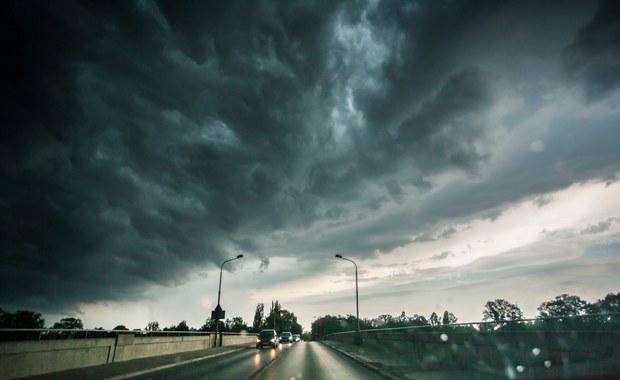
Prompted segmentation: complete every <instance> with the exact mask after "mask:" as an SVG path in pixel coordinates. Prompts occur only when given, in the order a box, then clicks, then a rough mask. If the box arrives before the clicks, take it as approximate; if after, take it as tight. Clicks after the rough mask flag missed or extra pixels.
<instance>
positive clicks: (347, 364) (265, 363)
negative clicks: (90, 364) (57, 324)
mask: <svg viewBox="0 0 620 380" xmlns="http://www.w3.org/2000/svg"><path fill="white" fill-rule="evenodd" d="M380 378H381V377H380V376H378V375H377V374H376V373H375V372H373V371H371V370H369V369H367V368H366V367H363V366H362V365H360V364H358V363H356V362H355V361H353V360H351V359H349V358H347V357H345V356H343V355H342V354H340V353H338V352H335V351H334V350H332V349H330V348H329V347H326V346H324V345H322V344H320V343H316V342H300V343H294V344H281V345H280V346H279V347H278V348H276V349H273V348H263V349H260V350H257V349H253V348H248V349H245V350H241V351H238V352H234V353H231V354H228V355H223V356H218V357H214V358H209V359H206V360H201V361H198V362H196V363H191V364H187V365H182V366H177V367H174V368H170V369H167V370H162V371H159V372H152V373H149V374H146V375H144V376H140V377H136V378H135V379H153V380H155V379H201V380H207V379H210V380H213V379H218V380H220V379H240V380H244V379H248V380H249V379H252V380H280V379H281V380H309V379H324V380H329V379H334V380H335V379H356V380H358V379H359V380H365V379H369V380H370V379H380Z"/></svg>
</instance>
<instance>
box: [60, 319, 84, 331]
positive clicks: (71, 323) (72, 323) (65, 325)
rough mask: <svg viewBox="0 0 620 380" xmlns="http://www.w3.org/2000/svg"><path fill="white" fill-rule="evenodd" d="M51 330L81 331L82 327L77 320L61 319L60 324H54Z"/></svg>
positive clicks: (79, 320)
mask: <svg viewBox="0 0 620 380" xmlns="http://www.w3.org/2000/svg"><path fill="white" fill-rule="evenodd" d="M53 328H55V329H71V330H81V329H83V328H84V325H83V324H82V320H81V319H79V318H62V319H61V320H60V322H56V323H54V326H53Z"/></svg>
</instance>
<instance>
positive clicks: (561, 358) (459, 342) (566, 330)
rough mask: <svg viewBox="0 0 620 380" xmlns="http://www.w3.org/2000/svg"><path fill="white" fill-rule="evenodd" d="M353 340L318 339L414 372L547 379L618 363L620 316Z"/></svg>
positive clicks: (432, 329)
mask: <svg viewBox="0 0 620 380" xmlns="http://www.w3.org/2000/svg"><path fill="white" fill-rule="evenodd" d="M355 335H356V331H345V332H337V333H332V334H328V335H325V336H324V337H322V338H321V339H322V340H327V341H340V342H343V343H348V344H351V345H354V344H356V343H360V344H361V345H362V346H363V347H364V349H367V350H373V351H374V352H377V353H379V354H385V355H388V356H390V357H399V358H401V359H402V360H403V361H404V362H406V363H407V365H408V366H409V367H412V368H414V369H416V370H420V371H423V370H429V369H442V370H444V369H455V370H471V371H483V372H485V373H490V374H496V375H498V374H499V375H502V376H503V375H504V374H505V373H507V372H506V371H512V372H513V373H519V372H522V371H529V372H528V373H530V374H533V373H550V372H549V371H552V370H559V369H561V368H565V367H566V366H568V365H575V364H579V365H581V364H584V365H590V366H599V365H602V363H612V364H613V363H620V313H609V314H596V315H582V316H577V317H573V316H570V317H566V316H564V317H554V318H544V319H523V320H518V321H497V322H474V323H456V324H449V325H435V326H429V325H424V326H407V327H396V328H377V329H367V330H361V331H360V338H361V339H360V340H357V341H356V337H355ZM614 365H617V364H614ZM536 371H538V372H536ZM545 371H546V372H545Z"/></svg>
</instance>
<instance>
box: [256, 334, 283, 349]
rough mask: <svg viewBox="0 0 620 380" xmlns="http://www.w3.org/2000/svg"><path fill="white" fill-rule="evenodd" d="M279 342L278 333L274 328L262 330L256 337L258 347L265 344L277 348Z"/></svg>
mask: <svg viewBox="0 0 620 380" xmlns="http://www.w3.org/2000/svg"><path fill="white" fill-rule="evenodd" d="M279 343H280V341H279V339H278V333H277V332H276V330H274V329H265V330H261V332H260V333H258V335H257V337H256V348H262V347H263V346H271V347H273V348H276V347H278V344H279Z"/></svg>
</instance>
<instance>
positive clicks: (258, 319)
mask: <svg viewBox="0 0 620 380" xmlns="http://www.w3.org/2000/svg"><path fill="white" fill-rule="evenodd" d="M264 324H265V305H264V304H262V303H259V304H258V305H256V311H255V312H254V322H253V323H252V331H254V332H259V331H260V330H261V328H262V326H263V325H264Z"/></svg>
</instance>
